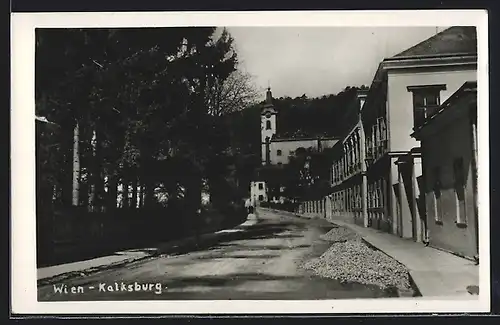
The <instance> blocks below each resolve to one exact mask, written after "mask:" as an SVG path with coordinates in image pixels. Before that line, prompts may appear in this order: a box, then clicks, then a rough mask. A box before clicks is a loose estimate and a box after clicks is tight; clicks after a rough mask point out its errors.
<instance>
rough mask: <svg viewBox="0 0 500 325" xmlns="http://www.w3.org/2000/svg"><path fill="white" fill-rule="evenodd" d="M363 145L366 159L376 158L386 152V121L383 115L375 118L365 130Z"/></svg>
mask: <svg viewBox="0 0 500 325" xmlns="http://www.w3.org/2000/svg"><path fill="white" fill-rule="evenodd" d="M365 145H366V158H368V159H374V160H376V159H377V158H379V157H381V156H382V155H384V154H385V153H386V152H387V149H388V148H387V123H386V119H385V118H384V117H379V118H377V121H376V123H375V124H374V125H372V127H371V129H370V130H369V132H367V135H366V143H365Z"/></svg>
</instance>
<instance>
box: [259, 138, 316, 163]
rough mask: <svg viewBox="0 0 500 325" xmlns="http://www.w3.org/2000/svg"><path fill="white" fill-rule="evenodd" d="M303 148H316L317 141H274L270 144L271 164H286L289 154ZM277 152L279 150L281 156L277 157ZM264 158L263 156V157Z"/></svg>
mask: <svg viewBox="0 0 500 325" xmlns="http://www.w3.org/2000/svg"><path fill="white" fill-rule="evenodd" d="M300 147H303V148H305V149H307V148H315V149H317V148H318V140H300V141H275V142H271V145H270V149H271V155H270V156H271V164H273V165H276V164H278V163H282V164H288V157H289V156H290V153H291V152H293V153H295V150H297V149H298V148H300ZM278 150H281V156H278ZM264 157H265V155H264Z"/></svg>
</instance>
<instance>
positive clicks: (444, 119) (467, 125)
mask: <svg viewBox="0 0 500 325" xmlns="http://www.w3.org/2000/svg"><path fill="white" fill-rule="evenodd" d="M415 129H416V130H415V132H414V134H413V137H414V138H415V139H416V140H419V141H420V143H421V148H422V159H423V161H422V162H423V177H424V184H425V186H424V191H423V194H424V198H425V201H424V202H425V207H426V210H427V220H426V221H427V224H428V228H429V244H430V245H431V246H434V247H437V248H441V249H444V250H447V251H451V252H453V253H456V254H458V255H462V256H465V257H471V258H474V257H476V256H477V255H478V251H479V247H478V213H477V84H476V82H466V83H464V84H463V86H462V87H460V89H459V90H458V91H457V92H455V93H454V94H453V95H452V96H451V97H450V98H448V100H447V101H445V102H444V103H443V105H441V106H440V107H439V108H437V109H435V110H431V111H426V112H425V115H424V116H423V117H422V118H421V119H418V120H416V121H415Z"/></svg>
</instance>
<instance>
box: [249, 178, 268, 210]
mask: <svg viewBox="0 0 500 325" xmlns="http://www.w3.org/2000/svg"><path fill="white" fill-rule="evenodd" d="M250 201H251V202H252V204H253V206H259V205H260V202H263V201H267V188H266V182H264V181H254V182H251V183H250Z"/></svg>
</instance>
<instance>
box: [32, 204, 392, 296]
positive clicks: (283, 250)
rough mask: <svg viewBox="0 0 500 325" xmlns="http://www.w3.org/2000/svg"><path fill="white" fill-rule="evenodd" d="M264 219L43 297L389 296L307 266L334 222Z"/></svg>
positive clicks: (63, 285) (264, 215)
mask: <svg viewBox="0 0 500 325" xmlns="http://www.w3.org/2000/svg"><path fill="white" fill-rule="evenodd" d="M258 217H259V222H258V223H257V224H255V225H253V226H250V227H248V228H247V230H245V231H244V232H238V233H235V234H234V235H233V236H231V238H225V239H224V240H222V241H220V242H218V243H217V244H215V245H213V246H211V247H200V248H199V249H198V250H197V251H192V252H189V253H186V254H180V255H176V256H159V257H155V258H151V259H147V260H143V261H138V262H134V263H131V264H128V265H126V266H124V267H120V268H115V269H109V270H104V271H101V272H99V273H94V274H90V275H88V276H84V277H77V278H73V279H68V280H64V282H58V283H51V284H46V285H44V286H42V287H39V288H38V300H39V301H77V300H82V301H89V300H153V299H154V300H203V299H209V300H218V299H221V300H230V299H233V300H236V299H238V300H248V299H258V300H264V299H273V300H276V299H278V300H285V299H299V300H300V299H305V300H310V299H349V298H362V297H364V298H374V297H382V296H385V295H386V294H385V293H384V292H383V291H382V290H381V289H379V288H377V287H374V286H365V285H361V284H353V283H350V284H341V283H339V282H338V281H335V280H332V279H326V278H321V277H318V276H315V275H313V274H312V273H310V272H309V271H306V270H304V269H302V268H301V267H300V265H301V264H302V263H303V262H304V261H307V260H309V259H310V258H314V257H317V256H320V255H321V254H322V253H323V252H325V251H326V250H327V249H328V247H329V246H330V243H328V242H326V241H323V240H321V239H320V238H319V236H320V235H321V234H324V233H326V232H328V231H329V230H330V229H331V227H332V226H331V225H330V224H329V223H328V222H327V221H325V220H319V219H316V220H309V219H301V218H298V217H291V216H287V215H284V214H278V213H272V212H268V211H264V210H261V211H259V216H258Z"/></svg>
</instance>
